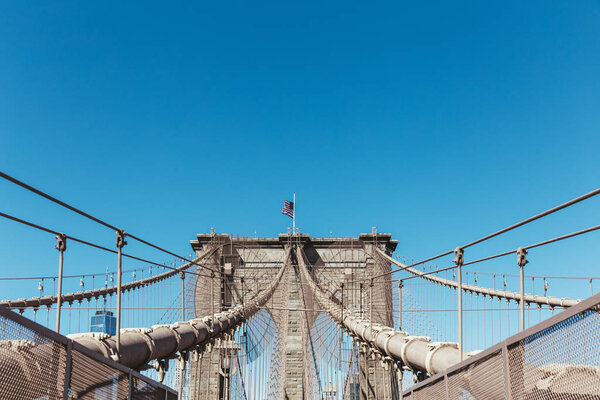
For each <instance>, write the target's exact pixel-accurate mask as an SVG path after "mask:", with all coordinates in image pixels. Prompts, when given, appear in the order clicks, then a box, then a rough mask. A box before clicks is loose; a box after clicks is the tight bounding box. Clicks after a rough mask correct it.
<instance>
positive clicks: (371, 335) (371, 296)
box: [369, 278, 373, 343]
mask: <svg viewBox="0 0 600 400" xmlns="http://www.w3.org/2000/svg"><path fill="white" fill-rule="evenodd" d="M369 297H370V298H369V303H370V305H369V322H370V326H369V329H370V332H369V341H371V343H372V342H373V278H371V280H370V281H369Z"/></svg>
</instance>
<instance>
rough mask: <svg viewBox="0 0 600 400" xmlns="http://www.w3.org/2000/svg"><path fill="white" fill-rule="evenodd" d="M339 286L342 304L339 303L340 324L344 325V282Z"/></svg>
mask: <svg viewBox="0 0 600 400" xmlns="http://www.w3.org/2000/svg"><path fill="white" fill-rule="evenodd" d="M341 288H342V304H341V305H340V307H341V309H342V320H341V326H344V282H342V284H341Z"/></svg>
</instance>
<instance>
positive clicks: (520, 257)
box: [517, 247, 529, 331]
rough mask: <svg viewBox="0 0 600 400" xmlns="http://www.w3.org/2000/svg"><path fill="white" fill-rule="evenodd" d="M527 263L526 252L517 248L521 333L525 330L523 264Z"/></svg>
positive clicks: (521, 248)
mask: <svg viewBox="0 0 600 400" xmlns="http://www.w3.org/2000/svg"><path fill="white" fill-rule="evenodd" d="M528 262H529V261H527V250H525V248H523V247H519V249H518V250H517V264H519V284H520V289H521V300H520V301H519V306H520V314H521V315H520V317H521V331H523V330H525V264H527V263H528Z"/></svg>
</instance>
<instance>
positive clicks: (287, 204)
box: [281, 200, 294, 219]
mask: <svg viewBox="0 0 600 400" xmlns="http://www.w3.org/2000/svg"><path fill="white" fill-rule="evenodd" d="M281 213H282V214H285V215H287V216H288V217H290V218H292V219H293V218H294V202H293V201H289V200H284V201H283V209H282V210H281Z"/></svg>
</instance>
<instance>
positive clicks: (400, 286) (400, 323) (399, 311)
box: [398, 281, 404, 331]
mask: <svg viewBox="0 0 600 400" xmlns="http://www.w3.org/2000/svg"><path fill="white" fill-rule="evenodd" d="M403 287H404V282H402V281H398V293H399V295H398V330H399V331H401V330H402V288H403Z"/></svg>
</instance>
